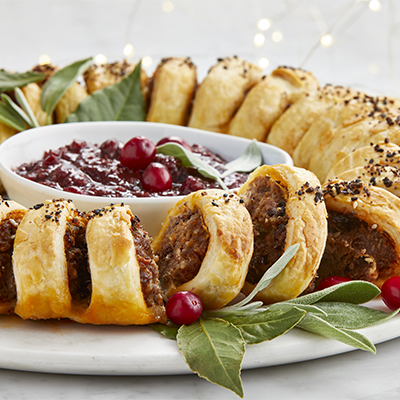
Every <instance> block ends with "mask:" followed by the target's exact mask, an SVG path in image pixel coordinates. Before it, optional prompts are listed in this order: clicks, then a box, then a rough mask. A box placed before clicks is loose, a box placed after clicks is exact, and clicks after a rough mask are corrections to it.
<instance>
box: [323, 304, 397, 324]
mask: <svg viewBox="0 0 400 400" xmlns="http://www.w3.org/2000/svg"><path fill="white" fill-rule="evenodd" d="M318 308H319V309H321V310H322V311H324V312H325V316H323V317H322V318H323V319H324V320H325V321H327V322H329V323H330V324H332V325H334V326H335V327H336V328H345V329H361V328H366V327H368V326H372V325H377V324H380V323H382V322H385V321H387V320H389V319H390V318H392V317H394V316H395V315H396V314H397V313H398V310H397V311H394V312H392V313H387V312H384V311H379V310H375V309H373V308H369V307H363V306H359V305H355V304H350V303H342V302H329V303H323V302H321V303H318Z"/></svg>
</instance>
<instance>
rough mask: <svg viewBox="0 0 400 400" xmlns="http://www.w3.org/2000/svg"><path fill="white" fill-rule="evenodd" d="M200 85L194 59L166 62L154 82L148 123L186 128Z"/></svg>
mask: <svg viewBox="0 0 400 400" xmlns="http://www.w3.org/2000/svg"><path fill="white" fill-rule="evenodd" d="M196 85H197V70H196V67H195V65H194V64H193V63H192V61H191V60H190V58H188V57H186V58H183V57H182V58H180V57H174V58H172V57H171V58H165V59H163V60H162V61H161V62H160V64H159V65H158V67H157V69H156V70H155V72H154V74H153V77H152V79H151V84H150V87H151V95H150V107H149V111H148V113H147V117H146V120H147V121H150V122H163V123H166V124H174V125H186V124H187V122H188V118H189V112H190V108H191V104H192V99H193V95H194V91H195V89H196Z"/></svg>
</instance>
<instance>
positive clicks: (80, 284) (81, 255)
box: [64, 217, 92, 308]
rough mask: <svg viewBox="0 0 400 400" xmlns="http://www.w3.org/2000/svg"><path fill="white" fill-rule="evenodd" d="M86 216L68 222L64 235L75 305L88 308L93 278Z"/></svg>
mask: <svg viewBox="0 0 400 400" xmlns="http://www.w3.org/2000/svg"><path fill="white" fill-rule="evenodd" d="M87 222H88V220H87V219H86V218H84V217H74V218H71V220H70V221H68V222H67V229H66V231H65V235H64V245H65V256H66V259H67V265H68V282H69V290H70V293H71V302H72V305H73V306H76V307H79V308H87V307H88V306H89V304H90V300H91V296H92V280H91V275H90V267H89V261H88V249H87V244H86V226H87Z"/></svg>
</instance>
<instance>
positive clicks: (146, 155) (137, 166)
mask: <svg viewBox="0 0 400 400" xmlns="http://www.w3.org/2000/svg"><path fill="white" fill-rule="evenodd" d="M156 151H157V150H156V146H155V144H154V143H153V142H152V141H151V140H150V139H148V138H146V137H144V136H135V137H134V138H132V139H130V140H128V141H127V142H126V143H125V145H124V147H123V148H122V150H121V154H120V156H119V161H120V162H121V164H122V165H123V166H125V167H128V168H132V169H134V170H143V169H145V168H146V167H147V166H148V165H149V164H150V163H151V162H152V161H153V158H154V156H155V155H156Z"/></svg>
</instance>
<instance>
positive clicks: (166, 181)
mask: <svg viewBox="0 0 400 400" xmlns="http://www.w3.org/2000/svg"><path fill="white" fill-rule="evenodd" d="M142 186H143V189H145V190H148V191H149V192H164V191H166V190H169V189H171V187H172V177H171V174H170V172H169V171H168V169H167V168H166V167H165V166H164V165H162V164H160V163H156V162H153V163H150V164H149V165H148V166H147V167H146V169H145V170H144V171H143V175H142Z"/></svg>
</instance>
